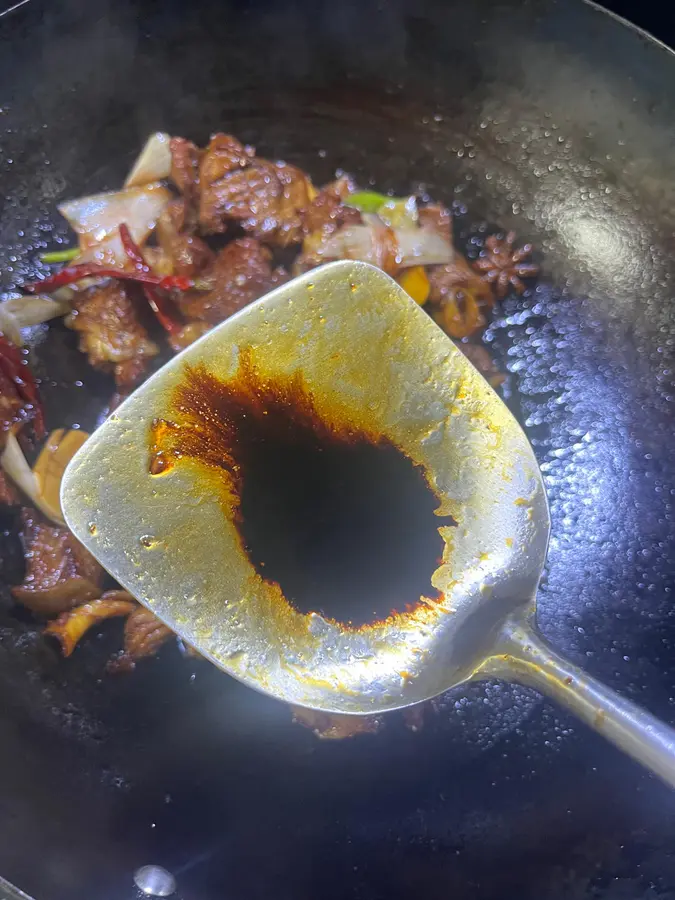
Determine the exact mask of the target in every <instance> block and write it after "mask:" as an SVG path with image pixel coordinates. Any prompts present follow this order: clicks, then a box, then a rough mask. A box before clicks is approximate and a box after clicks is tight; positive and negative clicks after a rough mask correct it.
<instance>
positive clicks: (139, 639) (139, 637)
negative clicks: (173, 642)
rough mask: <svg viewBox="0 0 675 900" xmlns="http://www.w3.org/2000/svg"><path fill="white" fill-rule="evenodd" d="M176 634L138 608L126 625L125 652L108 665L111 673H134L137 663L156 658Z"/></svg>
mask: <svg viewBox="0 0 675 900" xmlns="http://www.w3.org/2000/svg"><path fill="white" fill-rule="evenodd" d="M173 636H174V633H173V631H171V629H170V628H167V626H166V625H164V624H163V623H162V622H160V620H159V619H158V618H157V616H156V615H154V613H151V612H150V610H149V609H146V608H145V607H144V606H137V607H136V609H134V611H133V612H132V613H131V615H130V616H129V618H128V619H127V621H126V622H125V623H124V650H123V651H122V653H121V654H120V655H119V656H117V657H116V658H115V659H113V660H111V661H110V662H109V663H108V670H109V671H111V672H133V670H134V669H135V668H136V662H137V661H138V660H139V659H144V658H146V657H148V656H154V655H155V654H156V653H157V651H158V650H159V648H160V647H161V646H162V644H165V643H166V642H167V641H168V640H169V638H171V637H173Z"/></svg>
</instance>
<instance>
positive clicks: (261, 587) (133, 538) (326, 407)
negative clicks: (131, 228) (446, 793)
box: [62, 262, 675, 785]
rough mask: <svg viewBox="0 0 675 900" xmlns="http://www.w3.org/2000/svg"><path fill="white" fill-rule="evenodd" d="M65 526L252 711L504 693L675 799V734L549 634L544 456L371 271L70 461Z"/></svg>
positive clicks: (181, 380)
mask: <svg viewBox="0 0 675 900" xmlns="http://www.w3.org/2000/svg"><path fill="white" fill-rule="evenodd" d="M62 506H63V511H64V514H65V517H66V520H67V522H68V525H69V527H70V528H71V529H72V530H73V532H74V533H75V535H76V536H77V537H78V538H79V540H80V541H82V543H83V544H85V546H86V547H88V549H89V550H90V551H91V552H92V553H93V554H94V556H95V557H96V558H97V559H98V560H100V562H101V563H102V565H103V566H105V568H106V569H107V570H108V571H109V572H110V573H111V574H112V575H113V577H114V578H116V579H117V580H118V581H119V582H120V583H121V584H122V585H123V586H124V587H125V588H127V589H128V590H129V591H131V593H132V594H134V595H135V596H136V597H137V598H138V599H139V601H140V602H141V603H143V604H144V605H146V606H147V607H148V608H150V609H151V610H152V611H153V612H154V613H155V614H156V615H157V616H158V617H159V618H160V619H161V620H162V621H163V622H165V623H166V624H167V625H168V626H169V627H170V628H172V629H173V630H174V631H175V632H176V633H177V634H179V635H180V636H181V637H182V638H183V639H185V640H186V641H187V642H188V643H189V644H191V645H192V646H194V647H195V648H196V649H197V650H198V651H199V652H200V653H202V654H203V655H204V656H206V657H207V658H208V659H209V660H211V662H213V663H215V664H216V665H217V666H220V668H222V669H223V670H224V671H225V672H227V673H228V674H230V675H233V676H234V677H235V678H238V679H240V680H241V681H243V682H244V683H246V684H248V685H250V686H251V687H254V688H256V689H257V690H260V691H263V692H265V693H268V694H271V695H272V696H274V697H277V698H279V699H280V700H284V701H286V702H288V703H292V704H297V705H301V706H306V707H310V708H314V709H318V710H323V711H327V712H337V713H354V714H368V713H379V712H384V711H386V710H393V709H398V708H401V707H405V706H407V705H410V704H413V703H418V702H420V701H423V700H427V699H429V698H431V697H434V696H436V695H438V694H440V693H441V692H443V691H446V690H448V689H449V688H452V687H455V686H456V685H458V684H461V683H462V682H464V681H467V680H469V679H474V678H489V677H494V676H498V677H503V678H506V679H510V680H513V681H518V682H521V683H524V684H528V685H531V686H533V687H535V688H538V689H539V690H541V691H542V692H544V693H546V694H548V695H549V696H550V697H552V698H553V699H554V700H557V701H558V702H559V703H561V704H562V705H564V706H566V707H567V708H568V709H570V710H571V711H573V712H574V713H575V714H576V715H578V716H579V717H580V718H581V719H583V720H584V721H585V722H586V723H587V724H589V725H591V726H592V727H594V728H596V729H597V730H598V731H600V732H601V733H602V734H604V735H605V736H606V737H607V738H608V739H609V740H611V741H613V742H614V743H615V744H617V745H618V746H619V747H621V748H622V749H623V750H625V751H626V752H627V753H629V754H631V755H632V756H633V757H634V758H635V759H637V760H639V761H640V762H641V763H643V764H644V765H645V766H647V767H648V768H650V769H651V770H652V771H654V772H655V773H657V774H658V775H660V776H661V777H662V778H663V779H665V780H666V781H667V782H668V783H669V784H671V785H675V731H673V730H672V729H671V728H669V727H667V726H665V725H664V724H662V723H661V722H659V721H658V720H656V719H655V718H654V717H652V716H651V715H649V714H648V713H646V712H644V711H643V710H641V709H640V708H638V707H637V706H635V705H634V704H633V703H630V702H628V701H627V700H624V699H622V698H621V697H620V696H618V695H617V694H615V693H614V692H612V691H610V690H609V689H607V688H605V687H603V686H602V685H601V684H599V683H598V682H597V681H595V680H594V679H593V678H591V677H589V676H588V675H586V674H585V673H584V672H583V671H581V670H580V669H578V668H577V667H576V666H573V665H570V664H569V663H567V662H565V661H564V660H563V659H561V658H560V657H559V656H557V655H556V654H555V653H554V652H553V651H552V650H551V649H549V648H548V647H547V646H546V644H545V643H544V642H543V641H542V640H541V638H540V637H538V636H537V635H536V632H535V627H534V609H535V594H536V590H537V584H538V582H539V578H540V575H541V571H542V567H543V565H544V561H545V557H546V547H547V543H548V537H549V527H550V521H549V514H548V508H547V503H546V496H545V493H544V485H543V482H542V478H541V474H540V472H539V469H538V466H537V463H536V460H535V458H534V455H533V452H532V449H531V448H530V445H529V443H528V441H527V439H526V437H525V435H524V434H523V432H522V430H521V429H520V427H519V425H518V424H517V422H516V421H515V419H514V418H513V416H512V415H511V413H510V412H509V411H508V409H507V408H506V406H505V405H504V404H503V403H502V401H501V400H500V399H499V398H498V396H497V395H496V394H495V393H494V391H493V390H492V389H491V388H490V387H489V386H488V384H487V383H486V382H485V381H484V380H483V378H482V377H481V376H480V375H479V374H478V372H477V371H476V370H475V369H474V368H473V366H472V365H471V364H470V363H469V362H468V361H467V359H466V358H465V357H464V356H463V355H462V353H460V352H459V351H458V350H457V349H456V348H455V346H454V345H453V343H452V341H450V340H449V339H448V338H447V337H446V336H445V335H444V334H443V333H442V332H441V330H440V329H439V328H438V327H437V326H436V325H435V324H434V323H433V322H432V320H431V319H430V318H429V317H428V316H427V315H426V314H425V313H424V312H423V310H421V309H420V308H419V307H418V306H417V305H416V304H415V303H414V302H412V301H411V300H410V299H409V297H408V296H407V294H405V292H404V291H403V290H402V289H401V288H400V287H399V286H398V285H397V284H396V283H395V282H394V281H393V280H392V279H390V278H389V277H388V276H387V275H385V274H383V273H382V272H380V271H379V270H377V269H374V268H372V267H370V266H368V265H366V264H363V263H358V262H339V263H333V264H330V265H327V266H324V267H323V268H321V269H317V270H315V271H312V272H310V273H309V274H307V275H304V276H302V277H301V278H298V279H296V280H295V281H292V282H291V283H289V284H287V285H284V286H283V287H281V288H279V289H278V290H275V291H273V292H272V293H271V294H269V295H268V296H266V297H264V298H263V299H261V300H260V301H258V302H256V303H254V304H252V305H251V306H249V307H247V308H246V309H244V310H243V311H242V312H240V313H238V314H237V315H235V316H233V317H232V318H231V319H229V320H228V321H226V322H225V323H223V324H222V325H221V326H219V327H218V328H216V329H214V330H213V331H212V332H210V333H209V334H207V335H206V336H205V337H204V338H202V339H201V340H199V341H198V342H197V343H196V344H194V345H192V346H191V347H189V348H188V349H187V350H186V351H184V352H183V353H182V354H180V356H177V357H176V358H175V359H173V360H172V361H171V362H169V363H167V365H165V366H164V367H163V368H162V369H161V370H160V371H159V372H157V374H155V375H154V376H153V377H152V378H150V379H149V380H148V381H147V382H146V383H145V384H144V385H143V386H142V387H141V388H140V389H139V390H137V391H136V392H135V393H134V394H133V395H132V396H131V397H130V398H129V399H128V400H127V401H126V402H125V403H123V404H122V406H121V407H120V408H119V409H118V410H117V412H116V413H114V414H113V415H112V416H110V418H109V419H108V421H107V422H106V423H105V424H104V425H103V426H102V427H101V428H100V429H99V430H98V431H97V432H96V433H95V434H94V435H93V436H92V437H91V438H90V440H88V441H87V443H86V444H85V445H84V447H83V448H82V449H81V450H80V451H79V452H78V454H77V455H76V456H75V458H74V459H73V461H72V463H71V465H70V466H69V468H68V470H67V472H66V475H65V478H64V480H63V486H62Z"/></svg>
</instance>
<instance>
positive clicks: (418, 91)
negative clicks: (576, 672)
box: [0, 0, 675, 900]
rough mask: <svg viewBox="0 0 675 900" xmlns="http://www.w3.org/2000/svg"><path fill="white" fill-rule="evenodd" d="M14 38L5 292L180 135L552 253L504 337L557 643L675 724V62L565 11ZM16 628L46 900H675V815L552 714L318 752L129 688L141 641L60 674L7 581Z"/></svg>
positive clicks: (51, 406)
mask: <svg viewBox="0 0 675 900" xmlns="http://www.w3.org/2000/svg"><path fill="white" fill-rule="evenodd" d="M0 32H1V36H2V53H1V54H0V85H2V88H1V91H0V93H1V94H2V106H3V116H2V118H1V119H0V123H1V125H2V129H3V136H2V141H1V142H0V154H1V158H0V186H1V188H2V190H1V191H0V196H2V197H3V198H4V208H3V215H2V217H1V219H0V246H1V247H2V250H1V251H0V270H1V271H2V273H3V279H4V286H5V287H6V288H9V287H11V286H12V284H14V283H17V282H20V281H21V280H23V279H26V278H29V277H32V275H34V273H35V250H36V248H40V247H41V246H42V245H43V244H44V243H46V242H48V241H49V240H51V236H52V235H53V234H54V233H60V234H63V233H64V231H63V226H62V225H61V224H60V223H59V222H58V221H57V220H56V217H55V216H54V207H55V204H56V203H57V202H58V200H59V199H61V198H63V197H69V196H76V195H78V194H82V193H84V192H86V191H93V190H100V189H104V188H107V187H115V186H117V185H119V184H120V183H121V181H122V178H123V176H124V174H125V171H126V169H127V168H128V165H129V163H130V162H131V160H132V159H133V157H134V154H135V152H136V151H137V149H138V147H139V146H140V143H141V141H142V139H143V138H144V137H145V136H146V135H147V133H148V132H149V131H151V130H153V129H157V128H163V129H166V130H168V131H170V132H173V133H181V134H185V135H189V136H190V137H192V138H194V139H196V140H199V141H202V142H203V141H204V139H205V138H206V137H207V136H208V133H209V131H211V130H213V129H215V128H220V127H222V128H224V129H227V130H231V131H233V132H234V133H236V134H237V135H238V136H239V137H241V138H243V139H245V140H247V141H250V142H252V143H255V144H257V145H258V147H259V149H260V152H261V153H263V154H264V155H269V156H274V157H285V158H286V159H288V160H289V161H290V162H295V163H299V164H300V165H302V166H304V167H306V168H307V169H309V170H310V171H311V172H312V174H313V175H314V176H315V178H316V179H317V180H321V179H327V178H328V177H329V176H330V175H331V173H332V171H333V170H334V169H335V168H336V167H344V168H346V169H348V170H349V171H351V172H353V173H354V174H355V175H356V176H357V177H358V178H360V179H361V180H362V181H366V180H367V179H368V178H370V177H373V178H375V179H376V180H377V184H378V186H379V187H380V188H382V189H385V190H386V189H388V188H391V189H393V190H397V191H401V190H405V189H410V188H411V187H421V188H422V189H424V188H425V187H426V189H427V190H428V191H429V193H430V195H432V196H434V197H438V198H439V199H443V200H445V201H447V202H449V203H453V204H454V209H455V211H456V213H457V218H456V232H457V239H458V240H460V241H461V240H463V239H464V238H465V236H466V235H468V234H470V233H472V229H473V228H474V227H475V226H476V225H477V224H478V223H480V222H482V221H484V220H486V219H487V220H488V221H490V222H495V223H498V224H499V225H501V226H503V227H514V228H515V229H516V230H517V231H518V233H519V235H520V236H521V237H522V238H523V239H530V240H532V241H533V242H535V243H536V244H537V245H538V246H539V247H540V248H541V251H542V263H543V267H544V276H543V278H542V279H541V283H540V285H539V287H538V288H537V290H536V291H535V292H534V293H533V294H532V295H529V296H525V297H523V298H520V299H518V300H515V299H511V300H509V301H507V302H506V303H505V304H504V306H503V309H502V310H501V312H500V314H499V316H498V318H497V321H496V322H495V324H494V325H493V326H491V328H490V330H489V334H488V337H489V339H490V340H491V341H492V346H493V348H494V351H495V354H496V355H497V356H498V357H499V358H500V360H501V361H502V362H504V363H505V364H506V365H507V366H508V368H509V370H510V371H511V373H512V379H511V380H512V385H511V386H512V390H511V392H510V396H509V402H510V403H511V404H512V406H513V408H514V410H515V411H516V413H517V415H518V416H519V417H520V419H521V421H522V422H523V423H524V425H525V428H526V430H527V433H528V435H529V438H530V440H531V441H532V443H533V446H534V448H535V452H536V453H537V456H538V459H539V462H540V464H541V465H542V468H543V470H544V474H545V477H546V482H547V490H548V493H549V498H550V501H551V514H552V520H553V531H552V544H551V551H550V556H549V561H548V569H547V574H546V578H545V581H544V583H543V584H542V587H541V590H540V593H539V600H538V603H539V624H540V627H541V629H542V631H543V632H544V634H545V635H546V636H547V637H548V638H549V639H550V640H551V641H552V642H554V643H555V644H556V645H557V646H559V647H560V648H561V649H563V650H564V651H565V652H566V653H567V655H568V656H570V657H571V658H572V659H574V660H575V661H577V662H580V663H582V664H583V665H584V666H585V668H586V669H588V670H589V671H590V672H591V673H592V674H594V675H597V676H598V677H600V678H602V679H603V680H604V681H606V682H607V683H608V684H610V685H611V686H613V687H615V688H616V689H617V690H619V691H620V692H622V693H624V694H625V695H626V696H629V697H631V698H632V699H635V700H638V701H639V702H640V703H641V704H643V705H645V706H646V707H647V708H649V710H650V711H651V712H653V713H655V714H656V715H658V716H660V717H661V718H663V719H664V720H666V721H670V722H671V723H672V722H673V720H674V719H675V715H674V714H673V709H672V700H671V697H672V696H673V690H674V681H675V656H674V655H673V653H672V648H673V641H674V639H675V618H674V617H673V614H672V610H671V587H672V582H673V577H672V576H673V568H674V567H673V562H672V559H671V558H670V557H671V546H672V537H673V524H672V523H673V505H672V489H673V478H672V475H673V466H674V463H673V461H672V454H671V453H670V451H669V439H670V436H671V431H672V417H671V412H670V410H671V408H672V397H673V391H672V375H671V372H672V368H671V367H672V361H673V340H674V338H673V335H674V332H675V314H674V311H673V310H674V308H673V304H672V297H671V293H672V288H671V285H672V282H673V278H674V277H675V263H673V261H672V235H673V232H674V227H673V226H674V222H673V219H674V218H675V217H674V215H673V212H672V210H673V209H674V208H675V205H674V203H673V196H672V194H673V190H674V189H673V183H674V182H673V165H672V161H671V156H672V146H673V138H674V135H673V126H672V122H673V121H675V116H674V112H675V110H674V109H673V107H674V105H675V103H674V101H673V98H672V95H671V94H672V92H671V91H670V85H671V84H672V79H673V72H674V69H673V66H674V63H673V59H672V56H671V54H670V53H669V52H668V51H667V50H666V49H664V48H662V47H660V46H659V45H657V44H655V43H654V42H652V41H650V40H649V39H648V38H646V37H645V36H643V35H641V34H639V33H637V32H635V31H632V30H631V29H629V28H627V27H626V26H624V25H623V24H622V23H620V22H618V21H616V20H613V19H612V18H610V17H608V16H607V15H606V14H604V13H602V12H600V11H599V10H598V9H596V8H594V7H592V6H589V5H584V4H581V3H573V2H569V3H557V2H554V0H529V2H521V0H483V2H482V3H480V4H470V3H462V2H458V0H415V2H412V0H391V2H388V3H387V4H381V3H379V2H375V0H373V2H371V0H359V2H356V0H354V2H352V0H343V2H342V3H340V4H335V3H331V2H328V0H314V2H311V3H310V2H303V0H278V2H264V0H258V2H243V0H240V2H235V0H230V2H224V0H218V2H216V0H204V2H201V3H195V4H191V5H184V4H173V3H171V2H165V3H164V4H156V3H153V2H151V0H139V2H136V3H131V2H128V0H116V2H115V3H104V2H99V3H96V4H86V3H83V2H74V0H67V2H64V3H61V4H59V5H58V8H57V7H56V5H54V4H49V3H48V2H47V0H44V2H42V0H31V2H30V3H28V4H25V5H23V6H21V7H20V8H18V9H17V10H16V11H15V12H14V13H12V15H10V16H7V17H4V18H2V19H0ZM35 356H36V359H37V369H38V373H39V374H41V375H42V376H43V377H44V378H45V381H44V383H43V393H44V397H45V400H46V405H47V410H48V415H49V423H48V424H49V425H50V426H51V427H56V426H64V425H72V424H74V423H78V424H81V425H82V427H85V428H91V427H93V426H94V425H95V423H96V420H97V417H98V415H99V414H100V410H101V407H102V404H103V402H104V400H105V399H106V398H107V397H108V396H109V393H110V390H111V385H110V384H109V383H108V381H107V380H106V379H105V378H103V377H101V376H98V375H96V374H94V373H92V371H91V370H90V369H89V368H88V367H87V366H86V365H85V364H83V361H82V358H81V357H80V355H79V354H78V353H77V352H76V350H75V339H74V335H73V334H72V333H68V332H66V331H65V330H63V329H61V328H59V327H58V326H57V327H53V328H51V329H50V330H49V333H48V335H47V336H46V337H45V334H44V333H43V332H40V333H38V334H37V335H36V339H35ZM10 526H11V523H6V529H7V533H6V534H4V536H3V542H2V554H1V559H2V570H1V574H0V578H1V579H2V581H3V584H7V583H9V582H10V581H11V580H12V578H14V577H15V576H16V572H17V570H18V569H19V568H20V555H19V553H18V548H17V545H16V541H15V539H14V537H13V534H14V532H13V530H12V528H11V527H10ZM0 629H1V631H0V634H1V636H2V640H1V642H0V698H1V700H0V702H1V704H2V726H3V727H2V740H1V741H0V821H2V826H3V827H2V835H3V839H2V842H0V872H1V873H2V874H3V875H4V876H5V877H6V878H7V879H9V880H10V881H12V882H13V883H15V884H17V885H19V886H20V887H21V888H22V889H23V890H25V891H27V892H29V893H31V894H33V895H35V896H37V897H40V898H45V900H47V898H54V900H60V898H66V897H67V898H70V900H73V898H80V897H82V898H84V897H91V896H96V897H97V898H103V900H105V898H108V897H110V898H112V897H115V898H119V897H126V896H129V897H131V896H133V895H134V893H133V892H134V888H133V883H132V874H133V872H134V871H135V870H136V869H137V868H138V867H139V866H143V865H146V864H149V863H158V864H161V865H163V866H165V867H166V868H167V869H169V870H170V871H171V872H172V873H173V874H174V876H175V877H176V880H177V884H178V892H179V896H182V897H184V898H213V897H232V898H243V900H249V898H258V897H268V896H270V895H271V894H272V893H273V894H274V895H275V896H276V897H279V898H282V900H283V898H286V897H288V898H293V900H298V898H305V897H306V898H308V900H309V898H314V897H316V896H319V895H320V896H322V897H323V898H332V897H335V898H344V897H354V898H359V900H360V898H364V900H365V898H379V897H387V898H399V897H400V898H408V897H418V896H421V895H424V896H426V897H428V898H431V900H433V898H436V897H438V898H441V897H443V898H445V897H447V896H449V895H452V896H453V897H455V898H462V897H467V898H469V897H471V898H472V900H492V898H494V900H496V898H504V897H520V898H526V900H527V898H535V897H536V898H538V900H559V898H566V900H572V898H574V900H576V898H586V897H594V898H599V897H600V898H605V900H614V898H619V897H623V898H638V897H649V898H650V900H654V898H667V897H671V896H673V892H675V859H674V858H673V849H672V848H673V837H674V836H675V819H674V815H673V810H674V806H673V796H672V794H671V793H670V792H668V791H665V790H664V789H663V788H662V786H661V784H660V783H657V782H656V781H655V780H654V779H652V778H651V777H649V776H647V775H645V774H644V773H643V772H642V771H640V770H639V769H638V768H637V767H636V766H635V765H634V764H633V763H631V762H630V761H628V760H627V759H624V758H623V757H622V756H621V755H620V754H619V752H618V751H615V750H613V749H611V748H608V747H607V746H606V745H605V743H604V742H603V741H602V740H601V739H600V738H598V737H596V736H594V735H593V734H592V733H590V731H588V730H587V729H585V728H584V727H582V726H579V725H577V724H576V723H572V722H571V721H570V720H568V719H567V718H566V717H565V716H564V714H562V713H560V712H559V711H558V710H553V709H552V708H551V707H549V706H548V705H547V704H545V703H544V702H543V701H542V699H541V698H540V697H539V696H538V695H536V694H534V693H531V692H529V691H527V690H524V689H518V688H514V687H511V686H506V685H503V684H499V683H491V684H487V685H480V684H479V685H476V686H471V687H470V688H467V689H460V690H459V692H454V693H452V694H450V695H447V696H445V697H443V698H442V699H441V701H439V702H438V704H437V711H436V714H435V715H434V716H431V717H430V718H429V720H428V722H427V725H426V727H425V729H424V730H423V731H422V732H421V733H419V734H413V733H410V732H408V731H406V730H405V729H404V728H403V727H402V725H401V724H400V722H398V721H393V722H391V723H390V725H389V727H388V728H387V729H385V731H383V732H382V733H381V734H379V735H377V736H374V737H368V738H362V739H358V740H354V741H350V742H343V743H336V744H331V743H319V742H317V740H316V739H315V738H314V737H313V736H312V735H311V734H310V733H308V732H305V731H303V730H301V729H299V728H298V727H297V726H292V725H291V724H290V716H289V713H288V711H287V709H285V708H284V707H283V706H281V705H279V704H277V703H275V702H274V701H271V700H269V699H267V698H265V697H263V696H261V695H257V694H255V693H253V692H251V691H249V690H247V689H246V688H244V687H242V686H241V685H239V684H238V683H236V682H234V681H232V680H230V679H228V678H226V677H224V676H223V675H222V674H221V673H219V672H218V671H217V670H216V669H215V668H213V667H210V666H208V665H200V664H198V663H195V662H194V661H184V660H181V659H180V657H179V656H178V654H177V653H172V652H167V653H165V654H163V655H162V656H161V657H160V658H159V659H158V660H156V661H154V662H150V663H148V664H147V665H144V666H142V667H139V670H138V671H137V673H136V674H135V675H134V676H132V677H130V678H127V679H124V678H118V679H112V678H108V677H105V676H104V675H103V666H104V661H105V659H106V657H107V655H108V653H109V652H110V650H111V649H112V648H113V647H115V646H117V644H118V641H119V634H116V633H115V632H114V629H110V630H108V631H106V633H105V635H104V636H103V638H102V639H101V640H98V641H97V640H89V641H87V642H86V643H85V644H84V645H83V646H82V648H81V649H79V650H78V652H77V654H76V655H75V656H74V657H73V658H72V659H70V660H62V659H60V658H59V656H58V653H57V651H56V650H55V648H53V647H51V646H49V645H48V644H46V643H45V642H44V640H43V639H42V638H41V637H40V636H39V633H38V629H37V628H36V626H35V623H34V622H33V621H32V620H30V618H29V617H28V616H26V615H24V614H23V613H22V612H21V611H20V610H17V609H16V608H15V607H14V606H13V605H12V604H11V603H10V601H9V598H8V594H7V591H6V590H4V591H3V602H2V606H1V608H0ZM8 890H9V889H8Z"/></svg>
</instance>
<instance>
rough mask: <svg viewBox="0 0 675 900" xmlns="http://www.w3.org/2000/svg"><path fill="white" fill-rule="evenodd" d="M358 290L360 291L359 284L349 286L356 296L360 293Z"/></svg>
mask: <svg viewBox="0 0 675 900" xmlns="http://www.w3.org/2000/svg"><path fill="white" fill-rule="evenodd" d="M358 289H359V286H358V284H354V283H353V282H352V284H350V285H349V290H350V291H351V292H352V294H355V293H356V292H357V291H358Z"/></svg>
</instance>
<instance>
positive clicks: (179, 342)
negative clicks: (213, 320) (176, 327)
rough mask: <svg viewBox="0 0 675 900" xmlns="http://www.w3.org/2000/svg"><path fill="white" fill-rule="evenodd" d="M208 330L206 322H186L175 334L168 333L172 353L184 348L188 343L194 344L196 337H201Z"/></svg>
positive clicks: (208, 326) (209, 328) (209, 327)
mask: <svg viewBox="0 0 675 900" xmlns="http://www.w3.org/2000/svg"><path fill="white" fill-rule="evenodd" d="M210 330H211V326H210V325H209V324H208V322H188V324H187V325H184V326H183V328H181V330H180V331H177V332H176V334H171V335H169V344H170V345H171V349H172V350H173V352H174V353H180V351H181V350H185V348H186V347H189V346H190V344H194V342H195V341H196V340H197V339H198V338H200V337H202V336H203V335H205V334H206V332H207V331H210Z"/></svg>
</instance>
